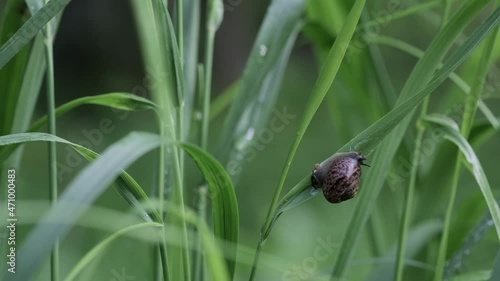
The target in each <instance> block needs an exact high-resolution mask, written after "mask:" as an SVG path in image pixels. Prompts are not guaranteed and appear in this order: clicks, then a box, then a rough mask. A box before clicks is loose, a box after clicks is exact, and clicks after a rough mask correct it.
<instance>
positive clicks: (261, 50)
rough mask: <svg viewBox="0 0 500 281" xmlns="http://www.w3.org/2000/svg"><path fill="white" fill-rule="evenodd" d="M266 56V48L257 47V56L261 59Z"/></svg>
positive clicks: (262, 46) (263, 46)
mask: <svg viewBox="0 0 500 281" xmlns="http://www.w3.org/2000/svg"><path fill="white" fill-rule="evenodd" d="M266 54H267V47H266V45H260V46H259V55H260V56H261V57H265V56H266Z"/></svg>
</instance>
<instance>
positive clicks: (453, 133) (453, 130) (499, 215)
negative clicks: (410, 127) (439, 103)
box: [422, 115, 500, 241]
mask: <svg viewBox="0 0 500 281" xmlns="http://www.w3.org/2000/svg"><path fill="white" fill-rule="evenodd" d="M422 122H423V123H424V124H425V125H428V126H431V127H433V128H438V129H440V130H442V133H443V137H444V138H445V139H447V140H449V141H451V142H453V143H454V144H455V145H456V146H457V147H458V148H459V149H460V151H461V153H462V154H463V156H464V157H465V159H466V160H467V163H468V165H470V170H471V173H472V175H473V176H474V178H475V179H476V182H477V183H478V185H479V188H480V189H481V192H482V193H483V196H484V199H485V202H486V204H487V205H488V209H489V210H490V213H491V217H492V219H493V223H494V224H495V229H496V232H497V236H498V239H499V241H500V208H499V207H498V204H497V203H496V200H495V197H494V196H493V193H492V191H491V187H490V184H489V182H488V179H487V178H486V174H485V173H484V170H483V168H482V166H481V163H480V162H479V159H478V158H477V156H476V153H475V152H474V149H472V147H471V145H470V144H469V142H467V140H466V139H465V138H464V137H463V136H462V135H461V134H460V131H459V128H458V125H457V124H456V123H455V122H454V121H453V120H451V119H449V118H448V117H446V116H441V115H429V116H426V117H424V118H423V119H422Z"/></svg>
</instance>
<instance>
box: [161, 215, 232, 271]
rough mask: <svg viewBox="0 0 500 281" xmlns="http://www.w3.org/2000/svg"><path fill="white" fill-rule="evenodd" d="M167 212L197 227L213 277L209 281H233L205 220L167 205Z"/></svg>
mask: <svg viewBox="0 0 500 281" xmlns="http://www.w3.org/2000/svg"><path fill="white" fill-rule="evenodd" d="M166 210H167V212H169V213H170V214H173V215H176V216H181V217H183V219H184V220H185V221H186V222H187V223H189V224H192V225H194V226H196V227H197V229H198V233H199V234H200V238H201V243H202V247H203V251H204V255H205V261H206V265H207V269H208V273H209V276H210V277H211V279H209V280H217V281H229V280H232V279H230V278H229V274H228V272H227V268H226V265H225V263H224V259H223V253H222V252H221V251H220V249H219V247H217V245H218V243H216V239H215V237H214V236H213V235H212V233H211V231H210V229H209V227H208V226H207V224H206V222H205V220H204V218H202V217H199V216H197V215H196V214H195V213H194V212H192V211H190V210H189V209H186V211H185V212H180V211H179V209H178V208H175V207H173V206H169V205H167V206H166Z"/></svg>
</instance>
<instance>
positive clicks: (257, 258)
mask: <svg viewBox="0 0 500 281" xmlns="http://www.w3.org/2000/svg"><path fill="white" fill-rule="evenodd" d="M264 242H265V240H262V239H261V240H260V241H259V244H258V245H257V249H256V250H255V256H254V258H253V265H252V271H251V272H250V278H249V279H248V281H253V279H254V278H255V272H256V271H257V264H258V263H259V257H260V249H261V248H262V246H263V245H264Z"/></svg>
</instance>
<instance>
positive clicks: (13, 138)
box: [0, 133, 162, 223]
mask: <svg viewBox="0 0 500 281" xmlns="http://www.w3.org/2000/svg"><path fill="white" fill-rule="evenodd" d="M38 141H44V142H49V141H54V142H58V143H62V144H67V145H70V146H71V148H72V149H74V150H75V151H76V152H78V153H79V154H80V155H82V156H83V157H84V158H85V159H87V160H89V161H94V160H96V159H98V158H99V154H97V153H96V152H94V151H92V150H90V149H88V148H86V147H84V146H81V145H79V144H75V143H72V142H70V141H67V140H65V139H62V138H60V137H56V136H53V135H50V134H46V133H21V134H12V135H7V136H0V146H5V145H15V144H23V143H27V142H38ZM112 186H113V187H114V188H115V189H116V190H117V192H118V194H120V196H122V197H123V199H124V200H125V201H126V202H127V203H128V204H129V205H130V206H131V207H132V208H134V210H136V211H137V212H138V214H139V215H140V216H141V217H142V218H143V219H144V220H146V221H154V222H158V223H160V222H162V219H161V217H160V215H159V214H158V212H156V211H154V210H153V211H146V208H145V207H144V206H143V204H148V202H149V198H148V196H147V195H146V193H145V192H144V190H143V189H142V187H141V186H140V185H139V184H138V183H137V182H136V181H135V180H134V178H132V177H131V176H130V175H129V174H128V173H127V172H125V171H122V173H121V174H120V176H119V177H118V178H117V179H116V180H115V181H114V183H113V184H112Z"/></svg>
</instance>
